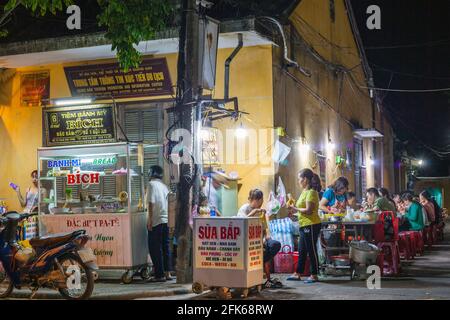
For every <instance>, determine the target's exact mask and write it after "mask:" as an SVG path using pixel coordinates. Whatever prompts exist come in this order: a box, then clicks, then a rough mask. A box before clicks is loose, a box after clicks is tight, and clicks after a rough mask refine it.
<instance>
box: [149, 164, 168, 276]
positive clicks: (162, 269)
mask: <svg viewBox="0 0 450 320" xmlns="http://www.w3.org/2000/svg"><path fill="white" fill-rule="evenodd" d="M149 176H150V182H149V183H148V187H147V212H148V217H147V229H148V250H149V253H150V257H151V258H152V262H153V266H154V268H155V277H154V278H151V279H150V282H165V281H166V280H172V278H171V277H170V271H169V266H170V263H169V257H170V254H169V227H168V225H167V223H168V195H169V188H167V186H166V185H165V184H164V182H162V178H163V169H162V168H161V167H160V166H152V167H151V168H150V171H149Z"/></svg>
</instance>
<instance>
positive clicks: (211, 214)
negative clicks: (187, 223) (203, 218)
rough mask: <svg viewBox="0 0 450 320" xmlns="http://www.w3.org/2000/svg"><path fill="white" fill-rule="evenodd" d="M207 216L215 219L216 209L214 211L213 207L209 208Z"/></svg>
mask: <svg viewBox="0 0 450 320" xmlns="http://www.w3.org/2000/svg"><path fill="white" fill-rule="evenodd" d="M209 215H210V216H211V217H215V216H216V209H214V207H211V210H210V211H209Z"/></svg>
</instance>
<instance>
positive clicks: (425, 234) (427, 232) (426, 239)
mask: <svg viewBox="0 0 450 320" xmlns="http://www.w3.org/2000/svg"><path fill="white" fill-rule="evenodd" d="M431 230H432V227H431V226H426V227H425V228H423V230H422V239H423V243H424V245H427V246H428V249H431V246H432V245H433V238H432V235H431Z"/></svg>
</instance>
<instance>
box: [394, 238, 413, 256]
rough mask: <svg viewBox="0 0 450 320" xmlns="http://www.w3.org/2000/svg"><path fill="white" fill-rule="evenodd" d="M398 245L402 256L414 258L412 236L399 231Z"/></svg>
mask: <svg viewBox="0 0 450 320" xmlns="http://www.w3.org/2000/svg"><path fill="white" fill-rule="evenodd" d="M398 247H399V250H400V258H401V259H405V260H412V259H414V255H413V254H412V248H411V237H410V235H409V234H408V233H406V232H400V233H399V240H398Z"/></svg>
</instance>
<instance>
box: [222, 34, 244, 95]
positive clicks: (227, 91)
mask: <svg viewBox="0 0 450 320" xmlns="http://www.w3.org/2000/svg"><path fill="white" fill-rule="evenodd" d="M238 41H239V42H238V46H237V47H236V48H235V49H234V51H233V52H232V53H231V54H230V56H229V57H228V58H227V60H225V88H224V100H228V99H229V97H230V64H231V61H232V60H233V59H234V57H235V56H236V55H237V54H238V52H239V51H240V50H241V48H242V46H243V44H244V41H243V39H242V33H238Z"/></svg>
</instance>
